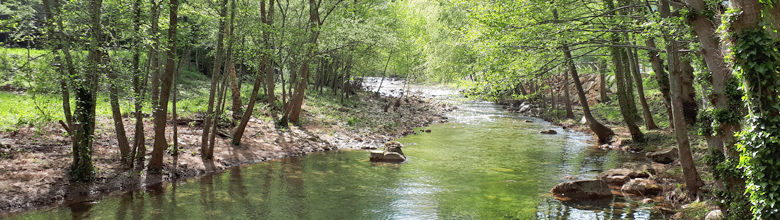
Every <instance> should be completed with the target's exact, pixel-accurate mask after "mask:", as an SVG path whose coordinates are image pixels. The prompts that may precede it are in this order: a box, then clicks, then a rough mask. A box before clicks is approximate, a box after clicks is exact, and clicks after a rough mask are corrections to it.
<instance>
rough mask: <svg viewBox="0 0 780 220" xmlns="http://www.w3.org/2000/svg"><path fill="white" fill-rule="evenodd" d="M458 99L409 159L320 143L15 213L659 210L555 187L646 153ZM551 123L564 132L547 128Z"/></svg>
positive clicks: (413, 140) (454, 215)
mask: <svg viewBox="0 0 780 220" xmlns="http://www.w3.org/2000/svg"><path fill="white" fill-rule="evenodd" d="M385 83H387V82H385ZM458 107H459V108H458V109H457V110H455V111H453V112H451V113H449V114H448V115H447V116H448V117H449V119H450V122H449V123H443V124H433V125H430V126H429V127H426V128H425V129H430V130H432V132H431V133H421V134H417V135H409V136H406V137H403V138H400V139H398V140H397V141H399V142H401V143H403V144H404V145H405V147H404V148H403V150H404V153H405V154H406V155H407V157H408V160H407V161H406V162H403V163H374V162H370V161H369V160H368V152H366V151H363V150H338V151H331V152H325V153H321V152H318V153H311V154H308V155H305V156H300V157H288V158H281V159H276V160H271V161H267V162H263V163H259V164H254V165H248V166H241V167H240V168H234V169H230V170H226V171H223V172H218V173H214V174H210V175H206V176H203V177H201V178H194V179H189V180H183V181H178V182H166V183H162V184H157V185H152V186H148V187H146V188H145V189H143V190H138V191H133V192H127V193H122V194H120V195H114V196H108V197H106V198H102V199H99V200H95V201H88V202H82V203H76V204H72V205H69V206H66V207H60V208H55V209H50V210H39V211H32V212H26V213H22V214H20V215H15V216H11V217H10V218H12V219H69V218H74V219H81V218H86V219H655V218H659V216H657V214H653V213H651V211H650V210H651V206H643V205H638V204H639V203H636V202H626V201H625V199H624V198H623V197H617V196H616V197H615V198H613V199H612V200H610V201H607V202H606V203H601V205H592V204H591V205H586V204H578V203H572V204H569V203H566V204H564V203H561V202H560V201H558V200H556V199H554V198H553V197H552V195H551V194H550V193H549V190H550V189H551V188H552V187H553V186H555V185H556V184H558V183H560V182H564V181H567V180H565V179H570V178H572V177H574V178H580V179H587V178H593V177H595V175H596V174H597V173H598V172H599V171H603V170H607V169H611V168H615V167H618V166H619V165H620V164H622V163H623V162H627V161H633V160H636V159H637V158H638V157H641V155H633V154H626V153H622V152H618V151H602V150H598V149H596V148H595V147H594V146H593V143H592V141H591V137H590V136H589V135H586V134H582V133H578V132H570V131H565V130H563V129H561V128H560V127H557V126H553V125H551V124H549V123H547V122H544V121H542V120H541V119H537V118H531V117H525V116H519V115H517V114H512V113H506V112H505V111H504V110H503V109H502V108H501V106H499V105H494V104H492V103H488V102H483V101H460V102H459V104H458ZM525 120H532V121H533V122H532V123H529V122H525ZM543 129H554V130H556V131H557V132H558V134H557V135H544V134H539V133H538V132H539V131H540V130H543ZM417 130H419V129H417Z"/></svg>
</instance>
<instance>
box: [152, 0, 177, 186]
mask: <svg viewBox="0 0 780 220" xmlns="http://www.w3.org/2000/svg"><path fill="white" fill-rule="evenodd" d="M178 11H179V0H170V17H169V18H168V19H169V20H170V25H169V26H168V27H170V28H168V50H167V51H168V55H167V62H166V64H165V74H164V75H162V77H161V80H162V81H161V86H160V99H159V105H158V106H157V107H156V108H155V111H154V149H153V150H152V158H151V159H149V165H148V166H147V171H149V173H162V169H163V154H164V153H165V149H168V141H167V140H166V138H165V122H166V121H167V116H168V99H169V97H170V95H171V84H172V83H173V72H174V71H175V68H176V39H177V38H176V31H177V29H178V18H177V16H178Z"/></svg>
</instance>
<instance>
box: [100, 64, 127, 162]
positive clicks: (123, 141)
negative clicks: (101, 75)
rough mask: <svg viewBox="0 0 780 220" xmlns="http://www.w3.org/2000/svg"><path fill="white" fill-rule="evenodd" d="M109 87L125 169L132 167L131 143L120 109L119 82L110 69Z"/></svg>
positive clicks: (115, 128)
mask: <svg viewBox="0 0 780 220" xmlns="http://www.w3.org/2000/svg"><path fill="white" fill-rule="evenodd" d="M106 72H107V73H108V79H109V87H108V93H109V97H110V99H111V101H110V102H111V115H112V116H113V119H114V130H115V131H116V139H117V142H118V145H119V155H121V156H120V162H121V163H122V164H123V165H124V166H125V167H128V168H129V167H131V165H130V164H131V163H132V157H133V155H131V154H130V153H131V151H130V150H131V149H130V143H129V142H128V141H127V133H125V124H124V122H123V121H122V111H121V110H120V108H119V89H117V85H116V84H117V81H118V80H119V79H118V78H117V76H116V73H115V72H114V71H113V70H111V69H108V71H106Z"/></svg>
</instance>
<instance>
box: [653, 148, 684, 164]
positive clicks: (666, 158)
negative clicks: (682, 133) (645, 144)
mask: <svg viewBox="0 0 780 220" xmlns="http://www.w3.org/2000/svg"><path fill="white" fill-rule="evenodd" d="M645 156H646V157H647V158H650V160H652V161H653V162H658V163H663V164H670V163H672V162H674V161H675V160H677V158H678V157H679V154H678V151H677V148H676V147H675V148H672V149H671V150H667V151H659V152H649V153H647V154H646V155H645Z"/></svg>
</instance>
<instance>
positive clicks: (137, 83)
mask: <svg viewBox="0 0 780 220" xmlns="http://www.w3.org/2000/svg"><path fill="white" fill-rule="evenodd" d="M142 4H143V3H142V1H141V0H136V1H135V3H134V4H133V14H134V15H133V31H134V32H135V33H138V34H140V30H141V6H142ZM136 37H139V36H136ZM133 44H134V49H133V50H134V52H133V61H132V72H133V92H134V93H133V96H134V98H135V104H134V107H135V109H134V111H135V134H134V135H133V149H132V150H131V152H130V157H131V158H130V164H129V165H130V167H133V166H134V165H135V158H139V159H140V158H143V155H137V154H136V152H138V150H139V149H145V148H146V146H144V145H145V144H146V135H145V133H144V116H143V104H144V100H145V97H146V81H147V79H148V77H146V76H144V75H143V74H142V73H141V67H140V66H141V41H140V40H137V39H136V40H134V41H133ZM141 151H145V150H141ZM142 163H143V162H142Z"/></svg>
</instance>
